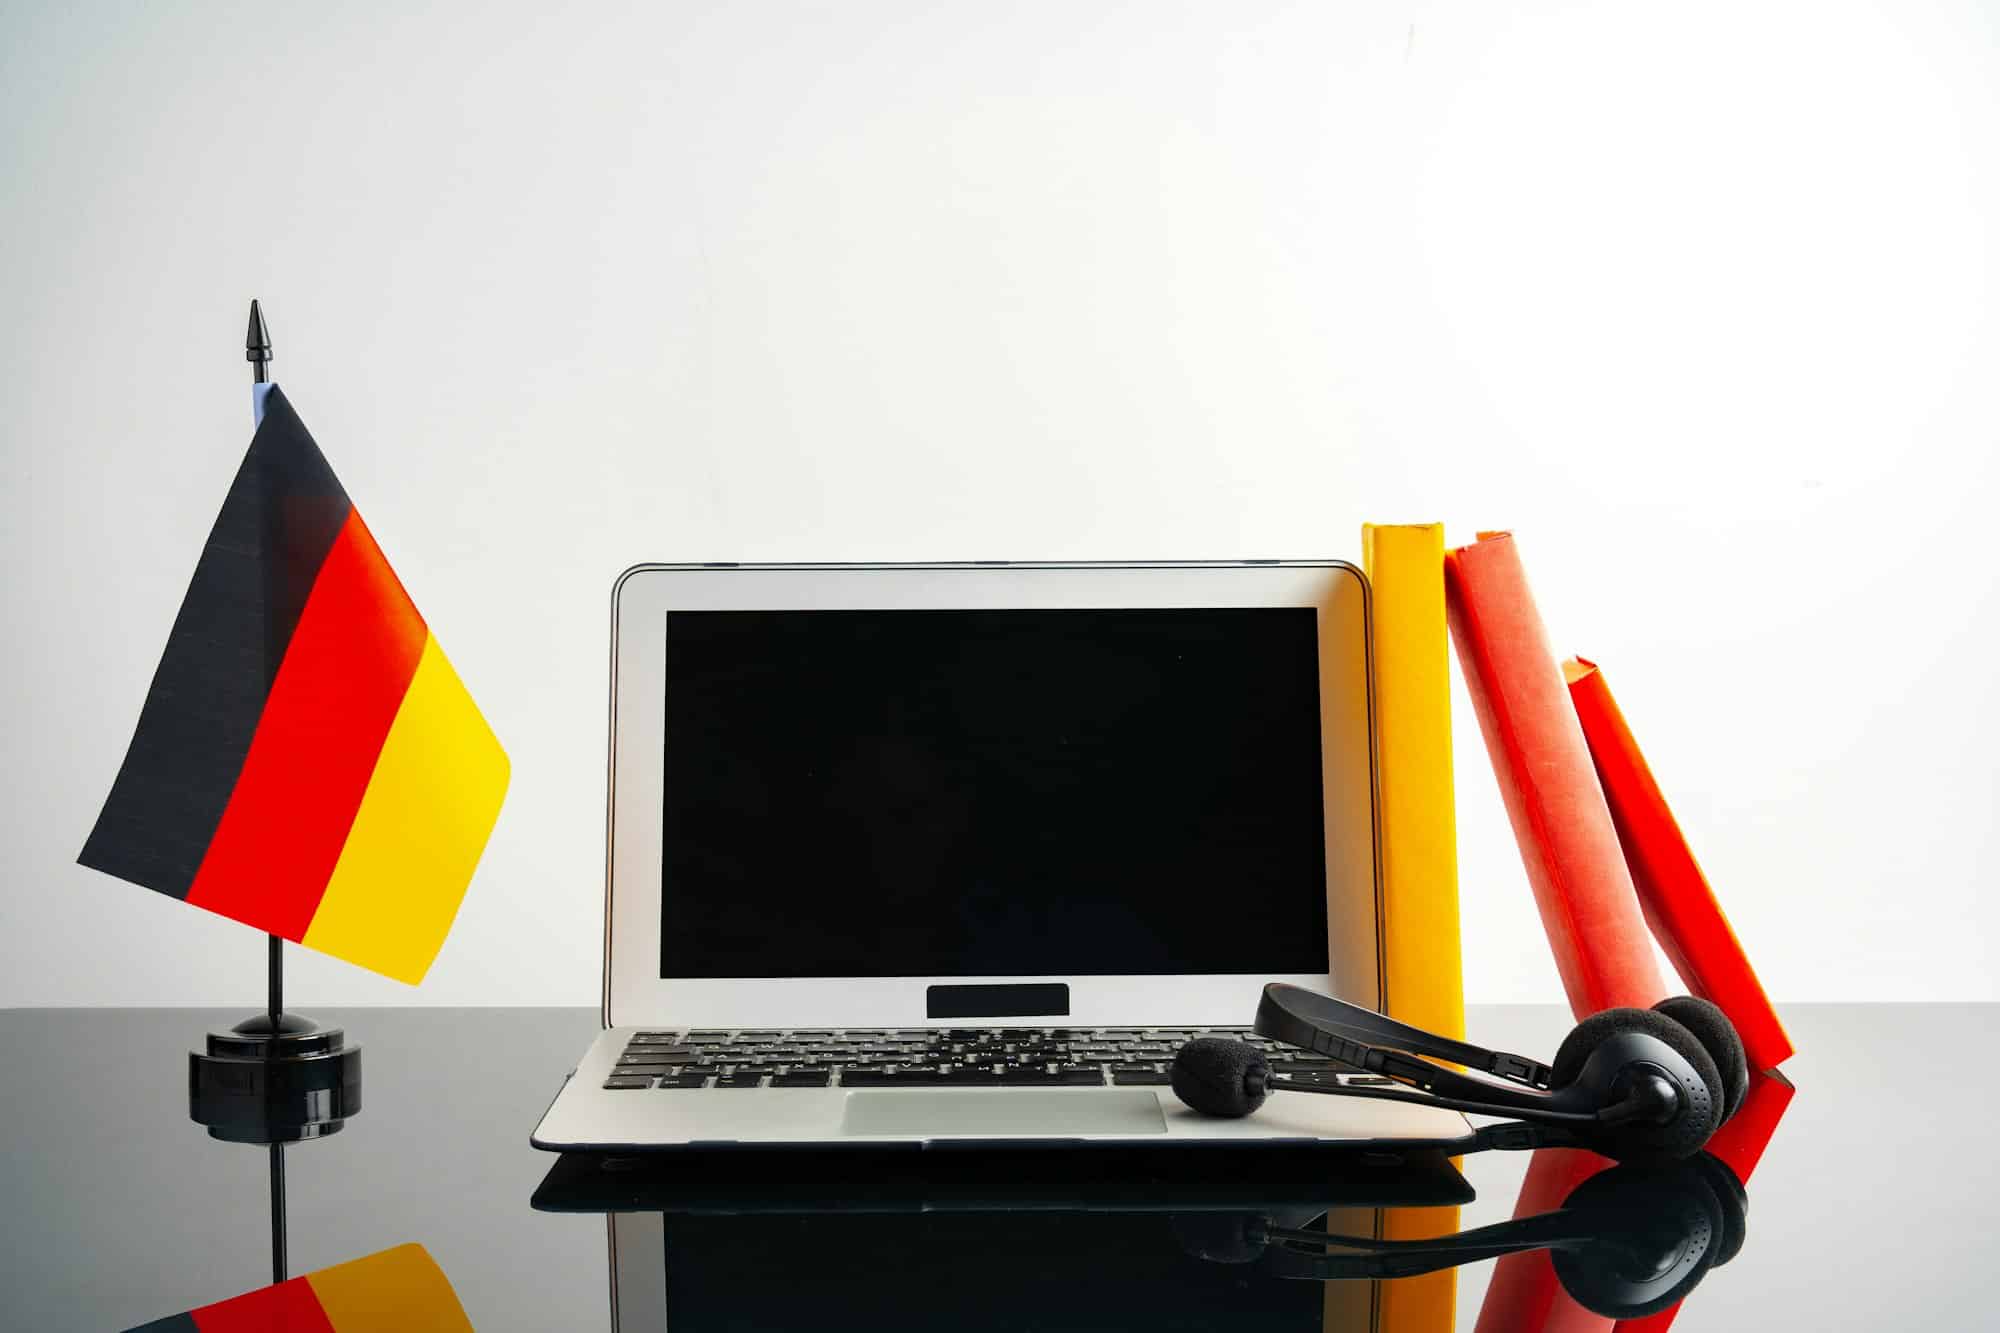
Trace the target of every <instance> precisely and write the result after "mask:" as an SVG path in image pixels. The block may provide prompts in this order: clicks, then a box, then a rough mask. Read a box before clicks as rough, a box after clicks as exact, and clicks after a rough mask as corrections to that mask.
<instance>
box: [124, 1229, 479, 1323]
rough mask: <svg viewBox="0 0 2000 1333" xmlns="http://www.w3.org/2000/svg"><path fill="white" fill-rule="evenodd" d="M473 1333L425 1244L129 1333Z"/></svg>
mask: <svg viewBox="0 0 2000 1333" xmlns="http://www.w3.org/2000/svg"><path fill="white" fill-rule="evenodd" d="M412 1329H427V1330H434V1331H435V1333H450V1331H451V1330H454V1329H464V1330H465V1331H466V1333H471V1330H472V1321H471V1320H469V1319H467V1318H466V1317H465V1307H464V1306H462V1305H460V1304H459V1303H458V1293H456V1292H454V1291H453V1290H452V1289H451V1280H450V1279H449V1278H447V1277H445V1275H444V1270H443V1269H441V1268H439V1267H438V1266H437V1261H436V1260H434V1259H432V1258H431V1256H430V1254H429V1252H427V1251H426V1250H425V1249H424V1247H423V1246H421V1245H416V1244H410V1245H398V1246H397V1247H396V1248H395V1249H393V1250H383V1251H382V1252H381V1253H380V1254H371V1255H369V1256H368V1257H367V1258H365V1259H354V1260H350V1261H349V1262H347V1263H344V1264H335V1265H334V1266H333V1267H332V1268H322V1269H320V1270H319V1271H318V1272H316V1273H307V1274H306V1275H305V1276H304V1277H295V1278H293V1279H291V1280H290V1281H289V1282H280V1283H278V1284H277V1285H276V1286H272V1287H259V1288H258V1289H257V1290H255V1291H251V1292H245V1293H244V1294H243V1295H241V1296H235V1297H232V1298H230V1299H229V1300H226V1301H217V1302H216V1303H215V1304H214V1305H204V1306H202V1307H201V1308H200V1309H198V1310H189V1311H188V1312H187V1313H186V1314H177V1315H170V1316H168V1317H167V1318H165V1319H155V1320H154V1321H153V1322H152V1323H150V1324H141V1325H140V1326H139V1327H138V1328H135V1329H131V1330H128V1333H409V1330H412Z"/></svg>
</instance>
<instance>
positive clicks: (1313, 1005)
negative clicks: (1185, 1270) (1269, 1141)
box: [1172, 981, 1750, 1162]
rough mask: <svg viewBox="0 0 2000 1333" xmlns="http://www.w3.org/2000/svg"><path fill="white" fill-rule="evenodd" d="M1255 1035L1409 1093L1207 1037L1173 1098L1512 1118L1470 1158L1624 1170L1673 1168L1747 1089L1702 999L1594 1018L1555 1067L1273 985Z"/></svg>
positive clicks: (1743, 1061)
mask: <svg viewBox="0 0 2000 1333" xmlns="http://www.w3.org/2000/svg"><path fill="white" fill-rule="evenodd" d="M1256 1031H1257V1033H1258V1035H1260V1036H1265V1037H1270V1038H1273V1039H1275V1040H1277V1041H1281V1042H1284V1043H1285V1044H1286V1045H1288V1046H1297V1047H1301V1048H1303V1049H1306V1050H1310V1051H1314V1052H1317V1053H1318V1054H1320V1055H1324V1056H1327V1057H1329V1058H1331V1059H1334V1060H1338V1061H1340V1062H1342V1063H1343V1064H1348V1065H1352V1066H1353V1067H1354V1068H1356V1069H1358V1070H1362V1071H1364V1072H1366V1073H1370V1074H1377V1075H1381V1076H1382V1077H1384V1078H1387V1079H1393V1080H1395V1081H1396V1082H1398V1083H1401V1084H1407V1085H1409V1086H1407V1087H1393V1086H1391V1087H1358V1086H1355V1085H1353V1084H1351V1083H1342V1082H1335V1081H1329V1082H1328V1083H1327V1084H1326V1085H1323V1086H1320V1085H1316V1086H1305V1085H1301V1084H1291V1083H1286V1082H1281V1081H1277V1080H1274V1079H1273V1077H1272V1074H1271V1065H1270V1062H1269V1061H1268V1060H1266V1059H1265V1058H1264V1055H1263V1054H1262V1053H1261V1052H1260V1051H1258V1050H1257V1048H1256V1047H1254V1046H1252V1045H1250V1044H1249V1043H1248V1042H1243V1041H1237V1040H1234V1039H1233V1038H1228V1037H1197V1038H1195V1039H1194V1040H1193V1041H1190V1042H1188V1043H1187V1044H1186V1045H1185V1046H1183V1047H1181V1049H1180V1052H1179V1054H1177V1055H1175V1057H1174V1065H1173V1075H1172V1082H1173V1089H1174V1095H1175V1096H1177V1097H1179V1098H1180V1099H1181V1100H1182V1101H1183V1102H1185V1103H1187V1104H1188V1105H1189V1106H1190V1107H1192V1108H1194V1109H1195V1110H1196V1111H1200V1112H1202V1113H1203V1114H1205V1115H1214V1116H1226V1117H1231V1118H1234V1117H1239V1116H1246V1115H1248V1114H1250V1113H1251V1112H1252V1111H1254V1110H1256V1109H1257V1108H1258V1107H1259V1106H1260V1105H1262V1104H1263V1101H1264V1098H1265V1097H1266V1096H1268V1095H1269V1094H1270V1093H1271V1092H1273V1091H1275V1090H1278V1089H1285V1090H1288V1091H1294V1092H1315V1093H1324V1094H1329V1095H1332V1096H1336V1097H1371V1098H1377V1099H1380V1100H1383V1101H1402V1102H1415V1103H1418V1104H1420V1105H1427V1106H1442V1107H1446V1108H1449V1109H1451V1110H1455V1111H1465V1112H1469V1113H1471V1114H1474V1115H1491V1116H1506V1117H1509V1118H1510V1119H1511V1120H1512V1122H1513V1123H1509V1124H1502V1125H1490V1126H1487V1127H1486V1128H1484V1129H1481V1130H1478V1131H1476V1132H1475V1135H1474V1142H1473V1144H1472V1145H1471V1147H1472V1148H1473V1149H1479V1148H1544V1147H1578V1148H1589V1149H1591V1150H1592V1151H1594V1152H1598V1153H1601V1154H1603V1155H1604V1156H1606V1157H1609V1158H1612V1159H1614V1160H1616V1161H1620V1162H1671V1161H1678V1160H1680V1159H1682V1158H1685V1157H1691V1156H1693V1155H1694V1154H1695V1153H1698V1152H1700V1151H1701V1149H1702V1147H1703V1145H1705V1144H1706V1143H1707V1142H1708V1140H1709V1136H1710V1135H1712V1134H1714V1133H1715V1131H1716V1130H1717V1129H1718V1128H1719V1127H1720V1126H1721V1124H1722V1122H1723V1121H1725V1120H1727V1119H1728V1118H1729V1117H1730V1116H1732V1115H1734V1114H1735V1113H1736V1109H1737V1107H1739V1106H1741V1105H1742V1104H1743V1098H1744V1097H1745V1096H1746V1095H1747V1094H1748V1092H1749V1090H1750V1062H1749V1059H1748V1057H1747V1056H1746V1055H1745V1054H1744V1051H1743V1040H1742V1038H1741V1037H1739V1036H1738V1035H1737V1034H1736V1029H1735V1027H1734V1026H1733V1025H1732V1024H1731V1023H1730V1021H1729V1019H1728V1017H1727V1016H1726V1015H1724V1014H1723V1012H1722V1011H1721V1010H1720V1009H1718V1008H1716V1007H1715V1005H1713V1004H1711V1003H1709V1002H1708V1001H1707V1000H1703V999H1699V998H1697V997H1695V996H1692V995H1677V996H1675V997H1673V998H1672V999H1668V1000H1662V1001H1660V1003H1659V1004H1657V1005H1655V1006H1654V1007H1653V1008H1651V1009H1607V1010H1605V1011H1604V1012H1603V1013H1600V1014H1593V1015H1591V1016H1590V1017H1589V1018H1586V1019H1584V1020H1583V1022H1581V1023H1579V1024H1577V1025H1576V1027H1575V1028H1574V1029H1573V1030H1572V1031H1571V1032H1570V1034H1569V1036H1567V1037H1565V1038H1564V1039H1563V1043H1562V1045H1561V1046H1560V1047H1558V1048H1557V1050H1556V1058H1555V1063H1554V1064H1552V1065H1545V1064H1541V1063H1539V1062H1537V1061H1534V1060H1530V1059H1528V1058H1527V1057H1525V1056H1520V1055H1510V1054H1508V1053H1506V1052H1505V1051H1489V1050H1487V1049H1485V1048H1484V1047H1480V1046H1473V1045H1470V1044H1469V1043H1466V1042H1462V1041H1454V1040H1452V1039H1451V1038H1449V1037H1440V1036H1437V1035H1435V1034H1433V1033H1429V1032H1425V1031H1423V1030H1422V1029H1420V1028H1414V1027H1411V1026H1410V1025H1408V1024H1407V1023H1399V1022H1397V1021H1396V1020H1395V1019H1393V1018H1388V1017H1385V1016H1384V1015H1381V1014H1378V1013H1375V1012H1374V1011H1373V1010H1369V1009H1363V1008H1362V1007H1361V1006H1359V1005H1354V1004H1348V1003H1346V1002H1345V1001H1342V1000H1336V999H1333V998H1331V997H1329V996H1325V995H1319V994H1316V993H1314V992H1312V991H1309V990H1305V989H1303V988H1301V987H1298V986H1288V985H1286V984H1284V983H1283V982H1276V981H1274V982H1272V983H1270V984H1269V985H1267V986H1265V987H1264V995H1263V998H1262V999H1261V1000H1260V1001H1258V1004H1257V1022H1256ZM1418 1056H1430V1057H1431V1058H1432V1059H1435V1060H1448V1061H1450V1062H1452V1063H1453V1064H1458V1065H1464V1066H1465V1067H1466V1068H1467V1069H1469V1070H1474V1071H1477V1073H1476V1074H1472V1073H1467V1074H1461V1073H1459V1072H1458V1071H1457V1070H1454V1069H1446V1068H1444V1067H1442V1066H1440V1065H1436V1064H1432V1063H1431V1061H1430V1060H1424V1059H1418V1058H1417V1057H1418Z"/></svg>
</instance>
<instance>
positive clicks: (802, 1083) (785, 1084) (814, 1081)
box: [771, 1069, 833, 1088]
mask: <svg viewBox="0 0 2000 1333" xmlns="http://www.w3.org/2000/svg"><path fill="white" fill-rule="evenodd" d="M832 1081H833V1071H832V1070H830V1069H794V1070H792V1071H791V1072H790V1073H788V1074H773V1075H772V1076H771V1086H772V1087H774V1088H824V1087H826V1086H827V1085H828V1084H829V1083H831V1082H832Z"/></svg>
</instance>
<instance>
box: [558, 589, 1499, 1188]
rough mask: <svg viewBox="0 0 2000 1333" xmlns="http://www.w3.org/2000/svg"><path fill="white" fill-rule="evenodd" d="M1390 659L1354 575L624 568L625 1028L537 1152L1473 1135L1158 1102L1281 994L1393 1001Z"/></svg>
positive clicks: (1293, 1103) (1317, 1113)
mask: <svg viewBox="0 0 2000 1333" xmlns="http://www.w3.org/2000/svg"><path fill="white" fill-rule="evenodd" d="M1369 673H1370V668H1369V635H1368V593H1367V585H1366V582H1365V581H1364V580H1363V578H1362V577H1361V574H1360V572H1359V571H1358V570H1356V569H1355V568H1354V567H1353V566H1351V565H1347V564H1343V563H1340V562H1337V561H1242V562H1234V563H1227V562H1206V563H1195V562H1177V563H1151V564H1072V565H1057V564H1005V563H993V564H973V565H944V564H931V565H871V566H859V565H726V566H721V565H678V566H671V565H646V566H640V567H637V568H634V569H631V570H628V571H626V573H625V574H624V575H623V576H621V577H620V579H619V580H618V583H617V585H616V587H615V589H614V591H613V594H612V642H611V759H610V769H611V772H610V802H609V804H610V810H609V827H608V843H609V848H608V858H607V859H608V862H609V870H608V884H607V891H606V903H605V949H604V1011H603V1021H604V1030H603V1031H602V1032H601V1033H600V1034H599V1035H598V1037H597V1039H596V1040H595V1041H594V1042H592V1043H591V1046H590V1049H589V1050H588V1051H587V1052H585V1053H584V1055H583V1058H582V1060H581V1061H580V1062H579V1063H578V1065H577V1067H576V1068H575V1069H574V1070H573V1071H572V1072H571V1074H570V1076H569V1078H568V1079H567V1080H566V1082H565V1083H564V1086H563V1088H562V1090H561V1091H560V1092H559V1093H558V1095H557V1096H556V1099H555V1101H554V1102H553V1103H552V1104H551V1105H550V1107H549V1109H548V1111H547V1112H546V1113H545V1114H544V1115H543V1117H542V1121H541V1124H540V1125H539V1126H538V1127H537V1128H536V1130H535V1132H534V1135H533V1138H532V1141H533V1143H534V1144H535V1146H536V1147H539V1148H545V1149H551V1150H557V1151H596V1152H632V1151H638V1150H645V1149H654V1148H675V1147H691V1146H708V1145H713V1146H722V1145H773V1146H776V1145H826V1144H867V1143H873V1144H882V1145H908V1144H928V1143H952V1144H970V1143H986V1144H991V1143H1035V1144H1043V1145H1046V1144H1050V1143H1063V1142H1077V1143H1084V1142H1088V1143H1100V1142H1129V1143H1154V1144H1182V1143H1187V1144H1193V1143H1211V1144H1213V1143H1246V1144H1247V1143H1256V1142H1270V1141H1287V1142H1291V1143H1298V1142H1301V1141H1320V1142H1333V1143H1345V1144H1383V1143H1390V1142H1395V1143H1400V1144H1426V1143H1428V1144H1445V1143H1452V1142H1456V1141H1458V1140H1460V1139H1462V1138H1463V1137H1464V1136H1465V1135H1466V1133H1467V1132H1468V1126H1467V1124H1466V1122H1465V1121H1464V1119H1463V1118H1462V1117H1461V1116H1459V1115H1457V1114H1456V1113H1452V1112H1446V1111H1441V1110H1436V1109H1433V1108H1429V1107H1421V1106H1410V1105H1404V1104H1398V1103H1394V1102H1385V1101H1369V1100H1360V1099H1349V1098H1338V1097H1323V1096H1307V1095H1303V1094H1292V1095H1286V1094H1283V1093H1281V1094H1279V1095H1277V1096H1274V1097H1272V1098H1271V1100H1270V1101H1269V1102H1268V1103H1266V1105H1265V1106H1264V1108H1263V1109H1262V1110H1261V1111H1259V1112H1258V1113H1257V1114H1256V1115H1254V1116H1251V1117H1248V1118H1246V1119H1242V1120H1219V1119H1211V1118H1207V1117H1203V1116H1200V1115H1198V1114H1196V1113H1195V1112H1193V1111H1192V1110H1190V1109H1188V1108H1187V1107H1186V1106H1184V1105H1183V1104H1182V1103H1181V1102H1180V1100H1179V1099H1178V1098H1176V1097H1175V1096H1174V1095H1173V1093H1172V1091H1171V1089H1170V1088H1169V1086H1168V1078H1167V1070H1168V1068H1169V1066H1170V1064H1171V1061H1172V1059H1173V1053H1174V1050H1175V1049H1176V1048H1177V1047H1178V1046H1179V1044H1180V1043H1181V1042H1182V1041H1184V1040H1186V1039H1187V1038H1188V1037H1191V1036H1194V1035H1197V1034H1200V1033H1204V1032H1231V1033H1238V1034H1244V1033H1246V1031H1247V1027H1248V1024H1249V1022H1250V1020H1251V1018H1252V1016H1253V1015H1254V1013H1255V1011H1256V1005H1257V997H1258V994H1259V991H1260V989H1261V987H1262V986H1263V984H1264V983H1265V982H1266V981H1273V980H1282V981H1289V982H1293V983H1296V984H1298V985H1301V986H1308V987H1312V988H1315V989H1319V990H1324V991H1327V992H1329V993H1332V994H1336V995H1339V996H1342V997H1343V998H1346V999H1349V1000H1354V1001H1357V1002H1359V1003H1364V1004H1368V1005H1371V1006H1377V1007H1379V1004H1380V996H1381V973H1380V952H1381V950H1380V917H1379V901H1378V899H1379V892H1378V875H1377V854H1376V845H1375V800H1374V788H1375V784H1374V771H1373V757H1372V745H1371V734H1370V733H1371V725H1372V722H1371V709H1370V674H1369ZM1270 1054H1271V1055H1272V1057H1273V1060H1274V1066H1275V1067H1276V1069H1277V1071H1278V1073H1279V1075H1280V1077H1281V1078H1292V1079H1296V1080H1303V1081H1312V1080H1315V1079H1319V1080H1324V1079H1339V1078H1345V1077H1352V1076H1351V1075H1348V1074H1345V1073H1342V1072H1340V1071H1338V1070H1335V1069H1331V1068H1329V1067H1327V1066H1325V1065H1323V1064H1316V1063H1314V1062H1313V1061H1311V1060H1309V1059H1306V1058H1305V1055H1306V1053H1304V1052H1290V1051H1287V1050H1285V1049H1284V1048H1279V1047H1272V1048H1271V1051H1270Z"/></svg>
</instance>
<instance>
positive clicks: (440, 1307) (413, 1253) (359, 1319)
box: [306, 1243, 472, 1333]
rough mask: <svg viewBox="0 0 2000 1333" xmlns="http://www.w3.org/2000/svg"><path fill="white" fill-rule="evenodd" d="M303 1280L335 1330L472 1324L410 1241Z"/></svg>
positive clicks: (354, 1332) (382, 1331)
mask: <svg viewBox="0 0 2000 1333" xmlns="http://www.w3.org/2000/svg"><path fill="white" fill-rule="evenodd" d="M306 1281H307V1282H308V1283H309V1284H311V1286H312V1289H313V1295H314V1296H316V1297H318V1298H319V1304H320V1309H322V1310H324V1311H325V1312H326V1321H327V1323H329V1324H331V1325H333V1328H334V1333H391V1331H392V1330H393V1331H394V1333H405V1331H406V1330H409V1329H424V1330H426V1331H427V1333H428V1331H429V1330H453V1329H464V1330H466V1333H471V1330H472V1321H471V1320H469V1319H467V1318H466V1317H465V1307H464V1306H462V1305H460V1304H459V1303H458V1293H457V1292H455V1291H453V1290H452V1289H451V1281H450V1279H448V1278H447V1277H445V1275H444V1270H443V1269H441V1268H439V1267H438V1266H437V1262H436V1261H435V1260H434V1259H432V1258H431V1256H430V1255H429V1253H427V1252H426V1251H425V1249H424V1247H423V1246H421V1245H417V1244H415V1243H412V1244H409V1245H398V1246H397V1247H396V1248H395V1249H393V1250H384V1251H382V1252H381V1253H380V1254H371V1255H369V1256H368V1257H367V1258H365V1259H355V1260H352V1261H351V1262H349V1263H344V1264H336V1265H334V1266H333V1267H332V1268H322V1269H320V1270H319V1271H318V1272H317V1273H308V1274H306Z"/></svg>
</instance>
